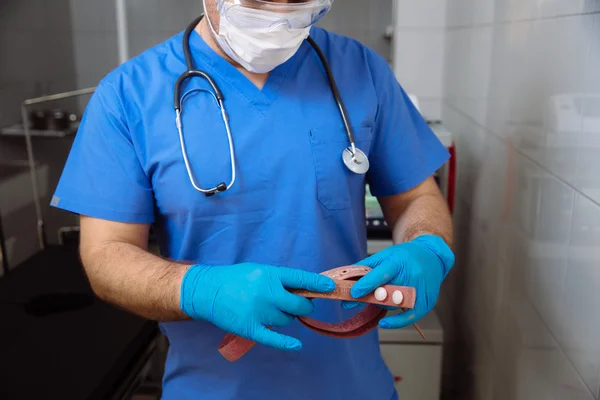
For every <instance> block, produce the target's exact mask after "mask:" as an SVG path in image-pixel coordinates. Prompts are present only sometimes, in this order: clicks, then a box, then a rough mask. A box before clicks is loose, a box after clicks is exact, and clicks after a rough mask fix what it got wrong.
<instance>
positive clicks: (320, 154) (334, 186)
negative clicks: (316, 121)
mask: <svg viewBox="0 0 600 400" xmlns="http://www.w3.org/2000/svg"><path fill="white" fill-rule="evenodd" d="M371 135H372V129H371V127H360V128H358V129H355V132H354V136H355V140H356V146H357V147H358V148H359V149H361V150H362V151H363V152H364V153H365V154H366V155H367V156H368V155H369V149H370V147H371ZM310 143H311V150H312V156H313V163H314V168H315V177H316V183H317V199H318V201H319V202H320V203H321V205H323V207H325V208H326V209H327V210H344V209H347V208H348V207H349V206H350V204H351V201H352V199H353V196H357V195H358V194H359V193H362V188H363V187H364V184H365V176H364V175H359V174H355V173H354V172H351V171H350V170H349V169H348V168H347V167H346V165H345V164H344V161H343V160H342V152H343V151H344V149H345V148H346V147H348V146H349V145H350V143H349V142H348V136H347V134H346V131H345V130H344V129H343V128H340V127H335V128H332V127H320V128H315V129H311V131H310ZM360 200H361V201H363V199H360Z"/></svg>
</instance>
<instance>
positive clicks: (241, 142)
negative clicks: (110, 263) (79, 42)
mask: <svg viewBox="0 0 600 400" xmlns="http://www.w3.org/2000/svg"><path fill="white" fill-rule="evenodd" d="M311 36H312V37H313V38H314V39H315V41H316V42H317V43H318V45H319V46H320V47H321V49H322V50H323V52H324V53H325V55H326V57H327V59H328V60H329V62H330V63H331V69H332V71H333V74H334V76H335V79H336V80H337V84H338V86H339V90H340V92H341V95H342V97H343V99H344V101H345V104H346V107H347V109H348V113H349V116H350V120H351V124H352V126H353V128H354V131H355V134H356V143H357V146H358V147H359V148H361V149H362V150H363V151H365V153H367V154H368V155H369V158H370V161H371V170H370V172H369V173H368V175H367V176H366V177H365V176H362V175H356V174H353V173H350V172H349V171H348V170H347V169H346V167H345V166H344V164H343V163H342V159H341V154H342V150H343V149H344V148H345V147H346V146H348V139H347V137H346V133H345V131H344V126H343V123H342V120H341V119H340V115H339V112H338V109H337V105H336V103H335V101H334V99H333V97H332V94H331V89H330V86H329V83H328V80H327V77H326V75H325V71H324V69H323V66H322V64H321V63H320V61H319V59H318V57H317V55H316V53H315V52H314V50H312V48H311V46H310V45H309V44H308V43H307V42H305V43H304V44H303V45H302V46H301V47H300V49H299V50H298V52H297V53H296V54H295V55H294V56H293V57H292V58H291V59H290V60H289V61H287V62H286V63H285V64H283V65H281V66H279V67H277V68H276V69H275V70H274V71H273V72H272V73H271V74H270V76H269V78H268V80H267V82H266V84H265V86H264V88H263V90H259V89H258V88H256V87H255V86H254V85H253V84H252V83H251V82H250V81H249V80H248V79H246V78H245V77H244V76H243V75H242V74H241V73H240V72H239V71H237V70H236V69H235V68H234V67H233V66H232V65H230V64H229V63H228V62H227V61H225V60H224V59H223V58H221V57H219V56H218V55H217V54H216V53H215V52H214V51H213V50H211V49H210V48H209V47H208V46H207V44H206V43H205V42H204V41H203V40H202V38H201V37H200V36H199V35H198V34H197V33H195V32H194V33H192V36H191V49H192V53H193V56H194V58H195V63H196V66H197V67H198V68H200V69H203V70H205V71H206V72H208V73H209V74H210V75H212V77H213V78H214V80H215V81H216V82H217V84H218V85H219V86H220V88H221V90H222V91H223V94H224V97H225V106H226V108H227V110H228V114H229V117H230V120H231V129H232V133H233V141H234V146H235V153H236V161H237V165H238V169H237V173H238V176H237V181H236V184H235V185H234V186H233V188H232V189H231V190H230V191H227V192H225V193H223V194H219V195H217V196H214V197H210V198H209V197H206V196H204V195H203V194H201V193H199V192H197V191H196V190H194V188H193V187H192V186H191V184H190V181H189V179H188V175H187V172H186V169H185V165H184V162H183V158H182V155H181V149H180V144H179V139H178V133H177V129H176V125H175V110H174V108H173V89H174V84H175V81H176V80H177V78H178V76H179V75H180V74H181V73H182V72H183V71H184V70H185V69H186V68H185V61H184V57H183V51H182V38H183V33H180V34H178V35H176V36H175V37H173V38H171V39H169V40H167V41H166V42H164V43H162V44H160V45H158V46H156V47H154V48H152V49H150V50H148V51H146V52H144V53H142V54H141V55H139V56H138V57H136V58H134V59H132V60H131V61H129V62H127V63H125V64H123V65H121V66H119V67H118V68H117V69H116V70H114V71H113V72H111V73H110V74H109V75H108V76H106V77H105V78H104V79H103V80H102V82H101V83H100V84H99V86H98V89H97V91H96V92H95V93H94V95H93V97H92V99H91V100H90V103H89V105H88V107H87V110H86V112H85V115H84V117H83V120H82V123H81V127H80V129H79V132H78V133H77V136H76V139H75V143H74V145H73V148H72V150H71V153H70V155H69V158H68V162H67V164H66V166H65V169H64V172H63V175H62V177H61V180H60V183H59V185H58V188H57V190H56V193H55V197H54V199H53V202H52V205H54V206H56V207H59V208H62V209H65V210H68V211H71V212H75V213H78V214H83V215H88V216H92V217H96V218H101V219H106V220H112V221H120V222H127V223H153V224H154V226H155V229H156V234H157V237H158V240H159V244H160V250H161V253H162V255H163V256H164V257H168V258H172V259H175V260H186V261H191V262H197V263H202V264H212V265H231V264H235V263H242V262H256V263H265V264H272V265H279V266H286V267H290V268H301V269H305V270H309V271H314V272H317V273H320V272H323V271H325V270H328V269H332V268H335V267H338V266H342V265H347V264H352V263H355V262H357V261H359V260H361V259H362V258H364V257H365V256H366V255H367V250H366V227H365V209H364V195H365V183H366V182H368V183H369V184H370V188H371V191H372V193H373V195H375V196H389V195H394V194H397V193H402V192H404V191H407V190H409V189H411V188H413V187H414V186H416V185H418V184H419V183H421V182H423V181H424V180H425V179H426V178H428V177H429V176H431V175H432V174H433V173H434V172H435V171H436V170H437V169H438V168H439V167H440V166H442V164H443V163H444V162H445V161H446V160H447V158H448V153H447V151H446V149H445V148H444V146H443V145H442V144H441V143H440V142H439V141H438V139H437V138H436V137H435V136H434V134H433V133H432V131H431V130H430V129H429V127H428V125H427V124H426V122H425V121H424V120H423V118H422V117H421V115H420V114H419V112H418V111H417V110H416V109H415V108H414V107H413V105H412V103H411V101H410V99H409V98H408V97H407V95H406V93H405V92H404V91H403V90H402V88H401V87H400V85H399V84H398V82H397V81H396V78H395V77H394V75H393V73H392V71H391V70H390V67H389V66H388V64H387V62H386V61H385V60H384V59H383V58H382V57H380V56H379V55H377V54H376V53H374V52H373V51H372V50H370V49H368V48H367V47H365V46H363V45H361V44H360V43H358V42H357V41H355V40H352V39H350V38H347V37H342V36H338V35H334V34H332V33H329V32H326V31H324V30H322V29H320V28H316V27H313V28H312V31H311ZM205 88H208V85H207V84H206V82H205V81H203V80H202V79H199V78H195V79H193V80H192V81H190V82H189V83H188V84H186V88H185V90H186V91H187V90H194V89H205ZM182 93H183V92H182ZM183 125H184V134H185V141H186V145H187V149H188V154H189V157H190V160H191V164H192V166H193V170H194V174H195V177H196V179H197V181H198V182H199V183H200V184H201V186H202V187H204V188H209V187H213V186H216V185H217V184H219V183H220V182H223V181H225V182H229V178H230V162H229V152H228V142H227V134H226V131H225V128H224V125H223V122H222V119H221V114H220V112H219V109H218V107H217V105H216V103H215V100H214V99H213V98H212V96H210V95H209V94H208V93H206V92H204V91H194V92H192V94H191V95H190V96H188V97H187V100H186V101H185V102H184V111H183ZM315 306H316V310H315V313H314V314H313V317H315V318H317V319H321V320H326V321H330V322H335V321H341V320H343V319H346V318H348V317H349V316H351V315H352V314H354V313H355V312H356V311H346V310H343V309H342V308H341V306H340V303H339V302H331V301H324V300H320V301H318V300H317V301H315ZM161 329H162V330H163V332H164V333H165V334H166V336H167V337H168V339H169V342H170V349H169V353H168V358H167V363H166V370H165V375H164V389H163V398H164V399H177V400H186V399H190V400H191V399H194V400H197V399H206V400H213V399H214V400H229V399H235V400H244V399H262V400H265V399H286V400H296V399H297V400H306V399H311V400H330V399H346V400H365V399H377V400H379V399H384V400H388V399H395V398H397V397H396V396H397V395H396V392H395V390H394V380H393V377H392V376H391V374H390V372H389V371H388V369H387V368H386V365H385V364H384V362H383V361H382V358H381V355H380V350H379V343H378V335H377V331H376V330H374V331H372V332H371V333H369V334H367V335H365V336H362V337H360V338H355V339H333V338H329V337H325V336H321V335H318V334H316V333H314V332H312V331H309V330H307V329H306V328H304V327H303V326H301V325H300V324H299V323H298V322H297V321H295V322H294V323H292V324H291V325H290V326H288V327H286V328H283V329H280V332H282V333H285V334H288V335H292V336H295V337H297V338H299V339H300V340H301V341H302V342H303V344H304V347H303V349H302V350H301V351H300V352H294V353H285V352H281V351H278V350H275V349H271V348H268V347H266V346H262V345H257V346H255V347H254V348H253V349H252V351H250V352H249V353H248V354H247V355H246V356H245V357H243V358H242V359H241V360H240V361H238V362H236V363H230V362H228V361H226V360H225V359H224V358H223V357H222V356H221V355H220V354H219V353H218V351H217V346H218V344H219V342H220V341H221V339H222V338H223V335H224V333H225V332H223V331H222V330H220V329H218V328H216V327H214V326H213V325H211V324H209V323H205V322H201V321H189V322H172V323H162V324H161Z"/></svg>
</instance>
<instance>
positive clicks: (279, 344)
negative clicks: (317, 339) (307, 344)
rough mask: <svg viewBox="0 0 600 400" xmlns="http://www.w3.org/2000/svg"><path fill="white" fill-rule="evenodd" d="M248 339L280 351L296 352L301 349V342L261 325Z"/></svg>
mask: <svg viewBox="0 0 600 400" xmlns="http://www.w3.org/2000/svg"><path fill="white" fill-rule="evenodd" d="M249 339H250V340H253V341H255V342H257V343H260V344H264V345H265V346H269V347H273V348H275V349H278V350H282V351H298V350H300V349H302V342H301V341H299V340H298V339H296V338H294V337H291V336H286V335H282V334H281V333H277V332H274V331H272V330H270V329H268V328H266V327H264V326H262V325H260V326H258V327H257V328H256V329H255V330H254V332H253V333H252V334H251V335H250V337H249Z"/></svg>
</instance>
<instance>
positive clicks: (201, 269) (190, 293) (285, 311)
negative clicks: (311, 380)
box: [180, 263, 335, 351]
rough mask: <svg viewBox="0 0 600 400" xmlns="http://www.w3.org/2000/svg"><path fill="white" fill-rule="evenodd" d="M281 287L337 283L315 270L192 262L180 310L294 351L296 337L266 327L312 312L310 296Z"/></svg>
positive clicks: (319, 288)
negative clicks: (297, 293)
mask: <svg viewBox="0 0 600 400" xmlns="http://www.w3.org/2000/svg"><path fill="white" fill-rule="evenodd" d="M285 288H290V289H305V290H311V291H315V292H322V293H328V292H331V291H333V289H335V282H334V281H333V280H332V279H331V278H328V277H325V276H323V275H319V274H316V273H311V272H307V271H302V270H298V269H290V268H282V267H274V266H270V265H262V264H251V263H247V264H237V265H231V266H217V267H213V266H205V265H194V266H192V267H191V268H190V269H189V270H188V271H187V273H186V274H185V276H184V278H183V282H182V285H181V300H180V301H181V311H183V313H184V314H186V315H187V316H189V317H190V318H192V319H196V320H198V319H201V320H205V321H209V322H211V323H213V324H214V325H216V326H218V327H219V328H221V329H223V330H225V331H227V332H230V333H233V334H236V335H238V336H242V337H245V338H246V339H250V340H253V341H255V342H258V343H262V344H264V345H267V346H271V347H274V348H277V349H280V350H284V351H297V350H300V349H301V348H302V343H301V342H300V341H299V340H298V339H296V338H293V337H290V336H286V335H282V334H279V333H276V332H274V331H272V330H270V329H268V328H267V326H273V327H281V326H285V325H287V324H289V323H291V322H292V321H293V320H294V318H295V316H307V315H309V314H311V313H312V312H313V310H314V306H313V304H312V302H311V301H310V300H308V299H306V298H304V297H300V296H297V295H295V294H292V293H290V292H288V291H287V290H286V289H285Z"/></svg>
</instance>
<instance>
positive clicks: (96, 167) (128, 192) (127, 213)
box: [51, 81, 154, 223]
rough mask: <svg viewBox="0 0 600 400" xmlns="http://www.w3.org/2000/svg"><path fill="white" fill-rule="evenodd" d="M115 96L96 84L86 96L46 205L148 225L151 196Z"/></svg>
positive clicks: (151, 219)
mask: <svg viewBox="0 0 600 400" xmlns="http://www.w3.org/2000/svg"><path fill="white" fill-rule="evenodd" d="M131 136H132V135H131V134H130V132H129V130H128V126H127V118H126V115H125V114H124V112H123V107H122V103H121V100H120V98H119V96H118V95H117V92H116V91H115V90H114V89H113V87H112V86H111V85H110V84H108V83H106V82H104V81H103V82H101V83H100V85H99V86H98V88H97V89H96V91H95V92H94V94H93V95H92V97H91V99H90V101H89V103H88V106H87V108H86V110H85V113H84V116H83V118H82V121H81V124H80V127H79V130H78V132H77V135H76V137H75V140H74V143H73V146H72V148H71V151H70V153H69V156H68V159H67V163H66V165H65V167H64V170H63V172H62V175H61V178H60V180H59V183H58V187H57V189H56V192H55V194H54V197H53V198H52V202H51V205H52V206H54V207H57V208H61V209H64V210H66V211H70V212H73V213H77V214H81V215H86V216H90V217H94V218H100V219H106V220H111V221H117V222H126V223H152V222H154V212H153V205H154V201H153V192H152V187H151V184H150V180H149V179H148V177H147V175H146V174H145V171H144V170H143V168H142V166H141V164H140V162H139V158H138V155H137V152H136V148H135V146H134V143H133V141H132V138H131Z"/></svg>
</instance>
